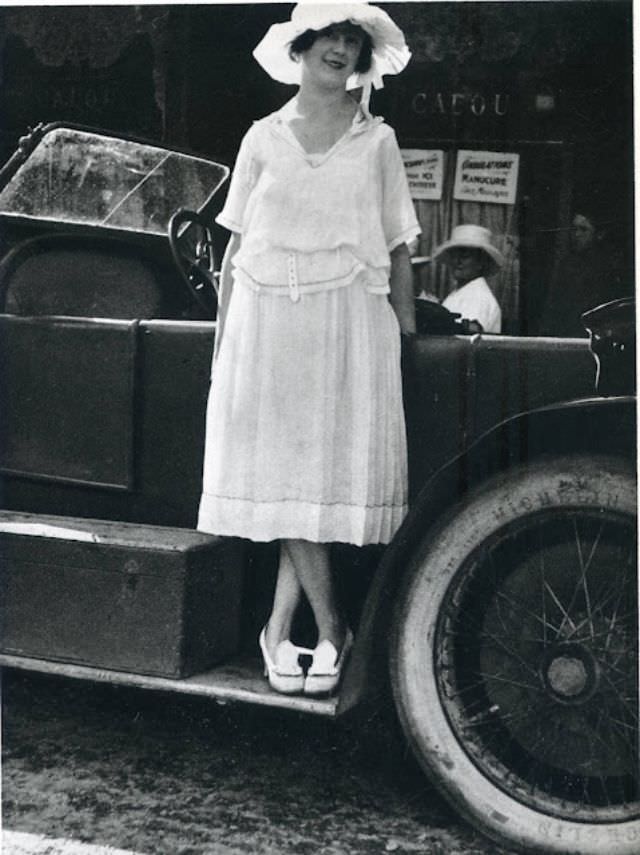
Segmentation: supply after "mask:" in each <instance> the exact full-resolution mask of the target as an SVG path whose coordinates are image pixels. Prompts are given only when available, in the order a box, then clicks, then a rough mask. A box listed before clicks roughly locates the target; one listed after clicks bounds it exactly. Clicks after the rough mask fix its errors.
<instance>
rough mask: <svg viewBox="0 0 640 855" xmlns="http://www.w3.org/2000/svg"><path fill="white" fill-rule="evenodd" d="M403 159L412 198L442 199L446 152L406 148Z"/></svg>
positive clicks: (403, 150) (403, 151)
mask: <svg viewBox="0 0 640 855" xmlns="http://www.w3.org/2000/svg"><path fill="white" fill-rule="evenodd" d="M402 159H403V161H404V168H405V171H406V173H407V180H408V182H409V191H410V193H411V198H412V199H434V200H436V201H438V200H440V199H442V184H443V178H444V152H442V151H439V150H438V149H425V148H404V149H402Z"/></svg>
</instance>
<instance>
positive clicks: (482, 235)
mask: <svg viewBox="0 0 640 855" xmlns="http://www.w3.org/2000/svg"><path fill="white" fill-rule="evenodd" d="M463 247H464V248H468V249H481V250H482V251H483V252H484V253H485V254H486V255H488V256H489V258H490V259H491V261H492V269H493V270H495V269H496V268H497V267H502V265H503V264H504V256H503V255H502V253H501V252H500V250H499V249H497V247H495V246H494V245H493V244H492V243H491V232H490V231H489V229H485V228H484V227H483V226H474V225H465V226H456V227H455V228H454V230H453V231H452V232H451V237H450V238H449V240H446V241H445V242H444V243H442V244H440V246H439V247H437V249H435V250H434V252H433V254H432V258H434V259H436V258H438V257H439V256H441V255H444V254H445V253H447V252H449V250H451V249H458V248H463ZM442 260H443V261H444V260H445V259H442Z"/></svg>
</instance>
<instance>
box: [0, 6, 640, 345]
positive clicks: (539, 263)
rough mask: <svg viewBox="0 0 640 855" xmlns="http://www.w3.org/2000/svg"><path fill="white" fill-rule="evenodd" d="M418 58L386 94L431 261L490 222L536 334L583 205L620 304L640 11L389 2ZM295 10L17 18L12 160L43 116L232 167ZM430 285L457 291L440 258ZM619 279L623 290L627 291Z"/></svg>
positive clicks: (284, 90)
mask: <svg viewBox="0 0 640 855" xmlns="http://www.w3.org/2000/svg"><path fill="white" fill-rule="evenodd" d="M381 5H383V6H384V8H386V10H387V11H388V12H389V13H390V14H391V15H392V17H393V18H394V19H395V20H396V21H397V23H398V24H399V25H400V26H401V27H402V29H403V30H404V32H405V33H406V35H407V40H408V42H409V45H410V48H411V50H412V54H413V56H412V60H411V62H410V64H409V66H408V68H407V69H406V71H405V72H404V73H403V74H402V75H400V76H399V77H398V78H394V79H389V80H388V81H387V84H386V86H385V89H384V90H383V91H382V92H379V93H376V94H375V95H374V101H373V110H374V112H377V113H379V114H381V115H383V116H385V118H386V119H387V120H388V121H389V122H390V123H391V124H392V125H393V126H394V128H395V129H396V132H397V136H398V139H399V142H400V145H401V147H402V149H403V150H404V151H405V161H406V164H407V170H408V174H409V176H410V180H411V185H412V193H413V195H414V199H415V205H416V210H417V213H418V217H419V219H420V222H421V225H422V228H423V235H422V238H421V242H420V245H419V247H418V252H419V254H420V255H423V256H429V255H430V254H431V252H432V250H433V248H434V247H435V246H436V245H437V244H438V243H440V242H441V241H442V240H444V239H445V238H446V237H447V236H448V234H449V232H450V230H451V228H452V227H453V226H455V225H456V224H458V223H463V222H473V223H478V224H481V225H486V226H488V227H489V228H490V229H491V230H492V232H493V234H494V236H495V241H496V243H497V245H498V246H499V247H500V248H501V250H502V251H503V253H504V255H505V259H506V263H505V265H504V267H503V269H502V271H501V272H500V274H499V275H498V276H496V277H494V280H493V281H492V283H491V284H492V287H493V288H494V291H495V293H496V296H497V297H498V299H499V302H500V304H501V307H502V310H503V318H504V331H506V332H529V331H536V325H537V320H538V317H539V314H540V311H541V307H542V306H543V304H544V300H545V296H546V292H547V289H548V287H549V283H550V282H551V281H552V280H553V278H554V275H555V273H554V271H555V268H556V262H557V260H558V259H559V258H560V256H561V255H562V254H563V253H564V252H565V251H566V249H567V243H568V233H569V225H570V222H571V219H572V216H573V215H574V213H576V212H578V211H579V212H582V213H585V212H586V213H588V214H591V215H592V216H594V217H595V218H596V219H597V221H598V236H599V238H600V239H601V240H602V241H603V243H606V244H607V245H608V247H609V250H610V253H611V258H612V259H613V261H612V262H611V277H612V286H611V296H612V297H615V296H617V291H619V290H621V289H626V290H628V289H629V288H630V287H631V282H632V279H633V265H632V231H633V159H632V24H631V3H630V2H628V0H613V2H600V1H599V0H593V2H580V0H577V2H540V3H516V2H507V3H466V2H465V3H461V2H448V3H446V2H445V3H436V4H434V3H390V4H381ZM290 9H291V6H290V5H289V4H242V5H240V4H239V5H229V4H218V5H216V4H207V5H193V6H191V5H175V6H157V7H154V6H138V7H136V6H126V7H92V8H91V9H89V8H87V7H38V8H35V9H34V8H33V7H30V8H29V9H26V8H15V9H10V8H6V9H4V10H2V13H1V18H0V21H1V23H2V28H1V31H0V33H1V39H2V41H1V46H2V89H1V94H0V111H1V114H2V115H1V117H2V128H3V129H4V131H3V135H2V147H3V153H4V154H6V153H7V152H8V151H9V150H10V149H11V148H12V147H13V145H14V144H15V139H16V138H17V136H18V135H19V134H20V133H22V132H23V131H24V129H25V127H26V126H27V125H28V124H34V123H35V122H37V121H40V120H45V121H52V120H58V119H62V120H67V121H79V122H85V123H87V124H91V125H96V126H102V127H106V128H113V129H114V130H118V131H125V132H129V133H132V134H137V135H142V136H147V137H151V138H153V139H159V140H163V141H165V142H167V143H169V144H173V145H179V146H185V147H188V148H191V149H193V150H195V151H198V152H201V153H203V154H206V155H210V156H214V157H218V158H220V159H223V160H226V161H229V162H231V161H232V160H233V158H234V156H235V152H236V151H237V147H238V144H239V141H240V139H241V137H242V134H243V133H244V131H245V130H246V128H247V127H248V126H249V125H250V123H251V121H252V120H253V119H255V118H258V117H260V116H261V115H264V114H266V113H268V112H270V111H271V110H273V109H276V108H277V107H278V106H280V105H281V104H282V103H283V102H284V101H285V100H286V99H287V98H288V97H290V95H291V94H292V90H291V88H289V87H286V86H281V85H278V84H274V83H273V82H272V81H271V80H270V79H269V78H268V77H267V76H266V75H265V74H264V72H263V71H262V70H261V69H260V68H259V66H258V65H257V64H256V63H255V62H254V60H253V59H252V57H251V48H252V47H253V46H254V45H255V44H256V43H257V42H258V40H259V39H260V37H261V36H262V34H263V33H264V31H265V30H266V28H267V26H268V25H269V24H270V23H272V22H274V21H277V20H285V19H287V18H288V16H289V13H290ZM418 275H419V276H420V284H421V286H422V287H423V288H424V289H425V290H427V291H430V292H432V293H434V294H435V295H437V296H438V297H440V298H441V297H443V296H444V295H445V294H446V293H447V290H448V289H449V287H450V285H449V283H448V280H447V276H446V271H444V270H443V269H441V267H440V265H435V264H434V265H430V264H427V265H425V266H424V267H423V268H422V269H421V272H420V273H419V274H418ZM614 283H615V284H614Z"/></svg>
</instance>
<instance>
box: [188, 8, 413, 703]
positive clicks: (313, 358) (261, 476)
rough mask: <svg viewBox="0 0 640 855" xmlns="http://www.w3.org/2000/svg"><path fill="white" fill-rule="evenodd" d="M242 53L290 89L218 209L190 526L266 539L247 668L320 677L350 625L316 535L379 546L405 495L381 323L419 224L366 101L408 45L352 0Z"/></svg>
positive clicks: (405, 309) (382, 17) (401, 320)
mask: <svg viewBox="0 0 640 855" xmlns="http://www.w3.org/2000/svg"><path fill="white" fill-rule="evenodd" d="M254 56H255V57H256V59H257V60H258V62H259V63H260V64H261V65H262V66H263V68H264V69H265V70H266V71H267V72H268V73H269V74H270V75H271V76H272V77H273V78H274V79H276V80H279V81H282V82H286V83H298V84H299V90H298V92H297V94H296V96H295V97H294V98H293V99H292V100H291V101H289V102H288V103H287V104H286V105H285V106H284V107H283V108H282V109H281V110H278V111H277V112H276V113H273V114H271V115H269V116H267V117H265V118H263V119H261V120H259V121H257V122H255V123H254V124H253V126H252V127H251V128H250V129H249V131H248V132H247V134H246V135H245V137H244V139H243V141H242V144H241V147H240V150H239V153H238V157H237V160H236V165H235V169H234V172H233V176H232V179H231V185H230V188H229V193H228V197H227V200H226V203H225V206H224V209H223V211H222V212H221V214H220V215H219V217H218V222H219V223H220V224H221V225H223V226H224V227H225V228H227V229H229V230H230V231H231V233H232V234H231V239H230V241H229V243H228V245H227V250H226V252H225V257H224V260H223V265H222V274H221V293H220V299H219V318H218V333H217V337H216V346H215V352H214V359H213V367H212V384H211V393H210V397H209V405H208V410H207V439H206V449H205V460H204V473H203V493H202V500H201V503H200V512H199V518H198V528H199V529H200V530H201V531H207V532H211V533H215V534H220V535H231V536H238V537H244V538H248V539H251V540H254V541H271V540H279V542H280V562H279V568H278V578H277V583H276V590H275V595H274V602H273V607H272V612H271V615H270V617H269V620H268V623H267V625H266V626H265V628H264V629H263V631H262V633H261V634H260V639H259V643H260V648H261V650H262V655H263V658H264V663H265V674H267V675H268V677H269V682H270V684H271V686H272V687H273V688H274V689H276V690H278V691H282V692H289V693H296V692H305V693H306V694H311V695H314V694H324V693H328V692H331V691H333V690H334V689H335V687H336V685H337V683H338V681H339V678H340V673H341V669H342V666H343V664H344V662H345V659H346V657H347V655H348V652H349V648H350V647H351V644H352V642H353V636H352V633H351V630H350V629H349V628H348V627H347V626H346V624H345V621H344V619H343V617H342V615H341V612H340V609H339V608H338V605H337V603H336V599H335V595H334V590H333V585H332V576H331V568H330V564H329V545H330V544H331V543H332V542H344V543H351V544H356V545H363V544H369V543H387V542H388V541H389V540H390V539H391V538H392V536H393V535H394V533H395V531H396V530H397V528H398V527H399V525H400V523H401V521H402V519H403V517H404V515H405V513H406V511H407V463H406V441H405V425H404V415H403V409H402V392H401V378H400V333H401V332H404V333H409V334H410V333H413V332H414V331H415V318H414V308H413V293H412V279H411V268H410V262H409V254H408V250H407V242H408V241H410V240H411V239H412V238H414V237H415V236H416V235H417V234H418V233H419V231H420V230H419V226H418V224H417V220H416V217H415V213H414V209H413V205H412V202H411V199H410V197H409V192H408V187H407V182H406V178H405V174H404V169H403V164H402V158H401V155H400V151H399V149H398V145H397V142H396V139H395V135H394V133H393V131H392V130H391V128H389V127H388V126H387V125H385V124H384V123H383V122H382V120H381V119H378V118H373V117H372V116H371V115H370V114H369V111H368V100H369V93H370V89H371V86H372V85H374V86H378V87H379V86H381V85H382V79H381V78H382V74H390V73H396V72H398V71H400V70H401V69H402V68H404V66H405V65H406V63H407V62H408V59H409V56H410V54H409V51H408V50H407V47H406V44H405V41H404V37H403V35H402V32H401V31H400V30H399V29H398V27H397V26H396V25H395V24H394V23H393V22H392V21H391V19H390V18H389V16H388V15H387V14H386V13H385V12H383V11H382V10H380V9H378V8H376V7H372V6H369V5H368V4H366V3H354V4H341V5H337V4H331V5H318V6H314V5H309V4H300V5H298V6H297V7H295V9H294V11H293V13H292V17H291V20H290V21H288V22H286V23H284V24H275V25H273V26H272V27H271V28H270V29H269V31H268V33H267V35H266V36H265V37H264V38H263V40H262V41H261V42H260V44H259V45H258V47H257V48H256V50H255V51H254ZM353 86H358V87H362V90H363V92H362V100H361V102H360V103H358V102H357V101H356V100H355V99H354V98H353V97H352V96H351V95H350V94H348V92H347V89H348V88H349V89H350V88H353ZM303 594H304V595H305V596H306V597H307V599H308V601H309V603H310V605H311V608H312V610H313V614H314V618H315V621H316V624H317V628H318V643H317V646H316V647H315V649H314V650H313V651H312V652H313V659H312V663H311V666H310V667H309V669H308V671H307V673H306V675H305V674H304V673H303V670H302V668H301V667H300V663H299V661H298V657H299V654H300V650H301V648H297V647H296V646H295V645H294V644H293V643H292V642H291V641H290V634H291V625H292V620H293V616H294V613H295V611H296V608H297V606H298V603H299V602H300V599H301V597H302V595H303Z"/></svg>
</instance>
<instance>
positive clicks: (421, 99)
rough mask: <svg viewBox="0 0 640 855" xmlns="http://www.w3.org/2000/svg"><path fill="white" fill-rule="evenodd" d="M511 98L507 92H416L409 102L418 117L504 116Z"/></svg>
mask: <svg viewBox="0 0 640 855" xmlns="http://www.w3.org/2000/svg"><path fill="white" fill-rule="evenodd" d="M510 101H511V96H510V95H509V94H508V93H507V92H493V93H490V94H487V95H484V94H482V93H481V92H473V93H470V92H432V93H429V92H417V93H416V94H415V95H414V96H413V98H412V100H411V108H412V110H413V112H414V113H417V114H418V115H424V114H425V113H428V114H429V115H443V116H462V115H464V114H467V115H472V116H478V117H479V116H484V115H485V114H486V115H494V116H506V115H507V113H508V112H509V106H510Z"/></svg>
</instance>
